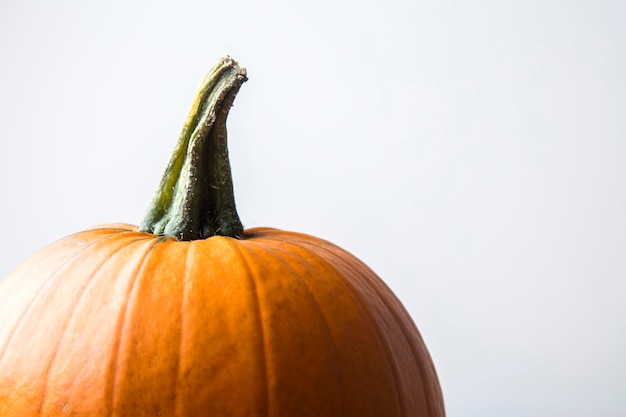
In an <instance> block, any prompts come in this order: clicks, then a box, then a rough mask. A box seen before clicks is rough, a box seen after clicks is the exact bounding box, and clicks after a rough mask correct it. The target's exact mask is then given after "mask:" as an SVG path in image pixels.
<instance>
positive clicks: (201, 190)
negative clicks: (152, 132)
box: [140, 56, 248, 240]
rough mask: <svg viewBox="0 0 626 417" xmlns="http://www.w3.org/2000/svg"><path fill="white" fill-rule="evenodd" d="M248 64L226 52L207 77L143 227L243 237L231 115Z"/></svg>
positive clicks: (183, 236) (185, 236) (185, 235)
mask: <svg viewBox="0 0 626 417" xmlns="http://www.w3.org/2000/svg"><path fill="white" fill-rule="evenodd" d="M247 79H248V78H247V77H246V69H245V68H241V67H239V64H238V63H237V62H236V61H235V60H233V59H232V58H230V57H229V56H225V57H223V58H221V59H220V61H219V62H218V63H217V64H216V65H215V66H214V67H213V68H211V70H210V71H209V73H208V74H207V75H206V76H205V77H204V79H203V80H202V83H201V84H200V87H199V88H198V91H197V93H196V97H195V99H194V101H193V104H192V106H191V110H190V111H189V115H188V116H187V120H186V122H185V125H184V126H183V129H182V132H181V134H180V138H179V140H178V143H177V144H176V147H175V148H174V152H173V153H172V156H171V158H170V161H169V164H168V166H167V168H166V169H165V173H164V174H163V178H162V179H161V184H160V186H159V189H158V190H157V193H156V195H155V197H154V199H153V201H152V204H151V206H150V208H149V209H148V212H147V213H146V216H145V218H144V221H143V222H142V224H141V227H140V230H141V231H143V232H149V233H154V234H156V235H162V236H172V237H175V238H177V239H180V240H196V239H205V238H207V237H210V236H214V235H221V236H230V237H236V238H241V237H243V225H242V224H241V221H240V220H239V215H238V214H237V210H236V209H235V197H234V193H233V180H232V174H231V170H230V162H229V160H228V148H227V140H226V118H227V116H228V111H229V110H230V107H231V106H232V104H233V101H234V99H235V96H236V95H237V92H238V91H239V88H240V87H241V85H242V84H243V83H244V82H245V81H246V80H247Z"/></svg>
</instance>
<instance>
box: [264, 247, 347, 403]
mask: <svg viewBox="0 0 626 417" xmlns="http://www.w3.org/2000/svg"><path fill="white" fill-rule="evenodd" d="M272 243H273V244H272V245H267V244H266V245H262V248H263V249H264V250H265V251H266V252H269V253H270V254H272V255H273V256H274V257H275V258H276V259H278V260H279V261H280V262H282V263H283V265H285V266H286V267H287V268H288V269H289V270H290V271H291V273H292V275H293V277H294V279H295V280H296V281H298V282H299V283H300V285H302V287H303V288H304V289H305V291H306V293H307V294H308V295H309V297H310V299H311V300H312V302H313V304H315V307H316V308H315V310H316V311H317V313H318V316H319V317H320V322H321V323H322V324H323V328H324V334H325V336H326V339H327V342H328V345H329V346H330V347H331V351H332V358H333V361H332V362H333V365H334V371H335V375H336V376H337V378H338V379H339V380H342V377H341V376H342V375H341V368H340V367H339V364H338V362H337V359H338V357H337V347H336V345H335V341H334V339H333V338H332V333H331V331H330V326H329V324H328V319H327V318H326V316H325V315H324V313H323V312H322V307H321V305H320V303H319V302H318V300H317V298H316V297H315V294H314V292H313V291H312V290H311V288H310V287H309V286H308V285H307V283H306V282H305V280H304V279H302V277H301V276H300V275H299V274H298V273H297V272H296V271H295V269H294V268H293V266H291V264H290V263H289V262H288V261H287V260H286V259H285V258H284V257H283V256H282V255H281V254H279V253H277V251H276V250H274V249H273V248H272V247H271V246H275V244H274V242H272ZM281 249H282V250H285V248H281ZM294 256H295V257H297V259H298V260H299V261H300V262H301V263H302V264H303V265H306V262H305V259H304V257H303V256H302V255H300V253H294ZM338 389H339V391H340V395H338V396H337V400H338V402H339V409H340V410H341V414H342V415H343V413H344V406H343V400H342V398H343V395H342V394H343V385H342V384H341V383H340V384H338Z"/></svg>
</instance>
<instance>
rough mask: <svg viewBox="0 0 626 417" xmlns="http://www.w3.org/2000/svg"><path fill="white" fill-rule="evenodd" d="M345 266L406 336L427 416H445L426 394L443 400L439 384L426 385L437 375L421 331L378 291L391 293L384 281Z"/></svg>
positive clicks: (405, 313) (333, 254) (349, 265)
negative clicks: (376, 280)
mask: <svg viewBox="0 0 626 417" xmlns="http://www.w3.org/2000/svg"><path fill="white" fill-rule="evenodd" d="M321 249H322V250H324V251H326V252H327V253H329V255H330V256H332V257H334V258H336V259H337V260H338V261H341V260H342V258H341V257H340V256H339V255H338V254H337V253H335V251H331V250H330V249H331V248H326V247H321ZM340 250H341V252H343V254H344V255H350V254H349V253H348V252H346V251H345V250H343V249H340ZM350 256H353V255H350ZM345 265H346V267H348V268H349V269H351V270H353V271H356V272H357V273H355V275H358V276H363V277H364V280H363V281H364V282H365V283H366V284H367V285H368V287H369V289H370V290H371V292H372V294H374V295H375V296H376V298H377V299H378V300H380V302H381V303H382V304H383V305H384V306H385V309H386V310H387V311H388V312H389V313H390V314H391V315H392V317H393V319H394V321H395V323H396V324H397V325H398V326H399V329H400V331H401V333H402V335H403V336H404V338H405V340H406V341H407V342H408V343H407V345H408V346H409V348H410V350H411V352H412V353H413V355H412V356H411V357H412V358H413V362H415V365H416V368H417V370H418V371H419V373H420V378H419V381H420V386H421V389H420V390H418V391H419V392H420V393H422V400H423V402H422V401H420V403H424V404H426V409H427V414H426V415H428V416H440V415H444V414H445V413H442V411H443V410H440V409H439V406H438V405H437V404H436V400H435V399H433V396H432V395H427V394H426V392H429V393H430V391H431V388H434V391H435V393H436V394H438V395H439V397H438V398H441V393H440V391H439V390H438V389H437V384H433V383H432V382H431V383H430V384H429V385H428V386H427V385H426V381H431V380H432V379H433V378H432V375H433V374H434V375H435V376H436V373H435V371H434V368H433V367H432V365H431V367H429V369H426V368H425V366H428V364H432V358H430V354H429V353H428V350H427V349H426V346H425V343H424V341H423V339H422V337H421V334H420V333H419V330H418V329H417V326H416V325H415V323H414V322H413V320H412V319H411V318H410V315H409V314H408V313H407V312H406V309H405V308H404V306H403V305H402V303H400V302H399V301H397V300H393V299H390V298H389V296H388V294H387V293H385V294H383V293H381V291H379V290H378V288H376V287H377V286H379V287H380V286H382V287H384V288H385V289H388V290H389V292H390V293H391V290H390V289H389V287H388V286H387V284H385V283H384V282H382V280H380V281H378V282H374V281H373V280H372V277H371V276H369V275H368V274H359V273H358V271H357V270H356V268H355V266H354V264H353V263H348V262H346V263H345ZM366 267H367V266H366ZM367 268H368V269H369V267H367ZM392 301H393V304H394V307H395V308H391V307H390V303H391V302H392ZM398 309H401V311H402V312H403V313H404V317H403V316H401V315H400V314H399V312H398ZM407 319H408V320H407ZM407 323H410V324H411V327H412V328H413V330H414V331H415V334H416V336H417V342H419V344H420V345H421V346H422V347H424V349H423V352H419V351H418V350H417V348H416V346H415V343H411V342H412V338H411V336H410V332H408V329H407V327H406V325H407ZM424 355H426V358H427V359H429V360H427V361H424V360H422V359H423V358H424ZM396 372H397V371H396Z"/></svg>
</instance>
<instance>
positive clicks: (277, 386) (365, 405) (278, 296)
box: [0, 57, 445, 417]
mask: <svg viewBox="0 0 626 417" xmlns="http://www.w3.org/2000/svg"><path fill="white" fill-rule="evenodd" d="M246 79H247V78H246V73H245V70H243V69H242V68H240V67H239V66H238V64H237V63H236V62H235V61H233V60H232V59H230V58H229V57H225V58H222V59H221V60H220V62H219V63H218V64H217V65H216V66H215V67H214V68H213V69H212V70H211V72H210V73H209V74H208V76H207V77H206V78H205V80H204V81H203V83H202V85H201V87H200V90H199V92H198V95H197V97H196V100H195V101H194V104H193V106H192V109H191V111H190V116H189V118H188V120H187V122H186V123H185V127H184V128H183V132H182V134H181V139H180V141H179V143H178V146H177V147H176V149H175V151H174V154H173V156H172V159H171V161H170V164H169V166H168V168H167V170H166V172H165V175H164V177H163V181H162V183H161V187H160V189H159V191H158V192H157V195H156V197H155V199H154V202H153V205H152V207H151V208H150V210H149V211H148V214H147V216H146V220H145V221H144V223H143V224H142V226H141V228H138V227H136V226H130V225H121V224H115V225H107V226H102V227H98V228H94V229H90V230H86V231H83V232H80V233H77V234H75V235H72V236H69V237H67V238H65V239H62V240H60V241H58V242H56V243H54V244H53V245H51V246H49V247H47V248H45V249H43V250H42V251H40V252H39V253H37V254H35V255H34V256H33V257H32V258H30V259H29V260H28V261H26V262H25V263H24V264H22V265H21V266H20V267H18V268H17V269H16V270H15V271H14V272H13V273H12V274H11V275H10V276H9V277H8V278H6V279H5V281H4V282H3V283H2V285H1V286H0V416H3V417H18V416H19V417H31V416H32V417H35V416H66V415H67V416H86V417H95V416H107V417H109V416H119V417H141V416H163V417H166V416H171V417H174V416H178V417H204V416H207V417H208V416H224V417H225V416H236V417H239V416H241V417H243V416H268V417H269V416H289V417H295V416H316V417H320V416H332V417H338V416H344V417H352V416H354V417H356V416H358V417H363V416H380V417H382V416H384V417H392V416H402V417H406V416H415V417H418V416H419V417H441V416H444V414H445V413H444V407H443V400H442V395H441V390H440V387H439V383H438V379H437V375H436V373H435V369H434V366H433V363H432V361H431V358H430V356H429V353H428V351H427V349H426V347H425V345H424V343H423V341H422V339H421V337H420V334H419V332H418V330H417V328H416V327H415V325H414V323H413V321H412V320H411V318H410V317H409V315H408V314H407V312H406V310H405V309H404V308H403V306H402V304H401V303H400V301H398V299H397V298H396V297H395V296H394V294H393V293H392V292H391V291H390V289H389V288H388V287H387V286H386V285H385V284H384V283H383V281H382V280H381V279H380V278H379V277H378V276H377V275H376V274H375V273H374V272H372V270H371V269H369V268H368V267H367V266H366V265H365V264H363V263H362V262H361V261H359V260H358V259H356V258H355V257H354V256H352V255H350V254H349V253H348V252H346V251H344V250H342V249H340V248H339V247H337V246H335V245H333V244H331V243H329V242H327V241H324V240H321V239H318V238H315V237H312V236H308V235H304V234H299V233H293V232H285V231H280V230H276V229H269V228H256V229H249V230H246V231H244V230H243V228H242V227H241V223H240V222H239V220H238V217H237V214H236V211H235V210H234V199H233V197H232V195H233V193H232V180H231V176H230V167H229V164H228V158H227V150H226V128H225V122H226V117H227V114H228V110H229V109H230V106H231V104H232V102H233V100H234V97H235V95H236V93H237V91H238V89H239V87H240V86H241V84H242V83H243V82H244V81H245V80H246Z"/></svg>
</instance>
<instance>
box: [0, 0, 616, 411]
mask: <svg viewBox="0 0 626 417" xmlns="http://www.w3.org/2000/svg"><path fill="white" fill-rule="evenodd" d="M226 53H228V54H230V55H232V56H233V57H234V58H235V59H237V60H239V61H240V63H241V64H242V65H243V66H245V67H247V68H248V73H249V77H250V81H248V82H247V83H246V84H244V86H243V87H242V89H241V91H240V94H239V96H238V98H237V100H236V101H235V106H234V108H233V109H232V111H231V115H230V118H229V140H230V149H231V159H232V165H233V170H234V177H235V191H236V197H237V203H238V207H239V211H240V215H241V217H242V219H243V221H244V223H245V225H246V226H249V227H252V226H273V227H278V228H283V229H290V230H296V231H301V232H305V233H309V234H313V235H316V236H319V237H323V238H326V239H328V240H331V241H333V242H335V243H337V244H339V245H340V246H342V247H344V248H346V249H348V250H349V251H351V252H353V253H354V254H356V255H357V256H358V257H360V258H361V259H362V260H364V261H365V262H366V263H367V264H369V265H370V266H371V267H372V268H373V269H374V270H375V271H377V272H378V273H379V275H381V277H382V278H383V279H384V280H385V281H386V282H387V283H388V284H389V285H390V286H391V287H392V289H393V290H394V291H395V292H396V293H397V294H398V296H399V297H400V299H401V300H402V301H403V302H404V304H405V305H406V307H407V308H408V310H409V311H410V313H411V315H412V316H413V318H414V320H415V322H416V323H417V325H418V327H419V328H420V330H421V331H422V334H423V336H424V338H425V340H426V342H427V344H428V346H429V348H430V351H431V354H432V356H433V358H434V361H435V364H436V367H437V369H438V372H439V375H440V379H441V383H442V387H443V390H444V395H445V398H446V406H447V410H448V415H449V416H481V417H482V416H507V417H515V416H520V417H528V416H533V417H542V416H546V417H547V416H550V417H556V416H564V417H576V416H581V417H589V416H594V417H603V416H615V417H623V416H625V415H626V360H625V359H624V352H626V324H625V322H626V319H625V317H626V307H625V305H626V303H625V302H624V298H626V297H625V296H626V285H625V284H624V281H625V278H626V220H625V218H626V186H625V179H626V168H625V164H626V117H625V116H626V81H625V80H626V75H625V74H626V2H624V1H551V0H542V1H528V0H524V1H521V0H520V1H474V2H465V1H458V2H449V1H432V0H429V1H420V0H415V1H414V0H411V1H409V0H405V1H394V0H385V1H378V2H372V1H354V2H341V1H328V2H327V1H319V0H318V1H315V2H304V1H284V2H280V1H268V0H266V1H262V2H261V1H259V2H256V3H255V2H250V1H246V0H240V1H237V2H226V1H224V2H216V1H198V2H191V1H178V2H171V3H170V4H165V3H161V2H159V1H134V2H133V1H121V0H115V1H107V2H93V1H73V2H72V1H69V0H67V1H39V2H37V1H17V0H13V1H3V2H2V3H0V138H1V141H0V190H1V192H2V195H1V197H0V198H1V200H0V201H1V202H2V204H1V206H0V218H1V219H2V225H1V228H2V232H3V238H2V239H1V240H0V254H1V255H0V276H5V275H7V274H8V273H9V271H10V270H11V269H13V268H14V267H15V266H17V265H18V264H19V263H20V262H22V261H23V260H24V259H26V257H27V256H28V255H30V254H32V253H33V252H35V251H36V250H37V249H39V248H41V247H42V246H44V245H46V244H48V243H51V242H52V241H54V240H56V239H58V238H60V237H62V236H65V235H67V234H70V233H73V232H76V231H79V230H82V229H84V228H86V227H89V226H93V225H97V224H101V223H107V222H129V223H138V222H140V221H141V218H142V216H143V213H144V210H145V208H146V207H147V204H148V202H149V200H150V199H151V197H152V194H153V192H154V190H155V188H156V186H157V184H158V182H159V178H160V175H161V173H162V170H163V168H164V167H165V164H166V162H167V160H168V158H169V153H170V151H171V149H172V148H173V146H174V143H175V142H176V139H177V137H178V132H179V129H180V127H181V126H182V123H183V120H184V118H185V115H186V113H187V110H188V106H189V105H190V103H191V99H192V96H193V93H194V92H195V88H196V86H197V85H198V83H199V81H200V79H201V78H202V76H203V75H204V73H205V72H206V71H207V70H208V69H209V68H210V67H211V66H212V65H213V64H214V63H215V62H216V60H217V59H218V58H219V57H220V56H222V55H224V54H226Z"/></svg>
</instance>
